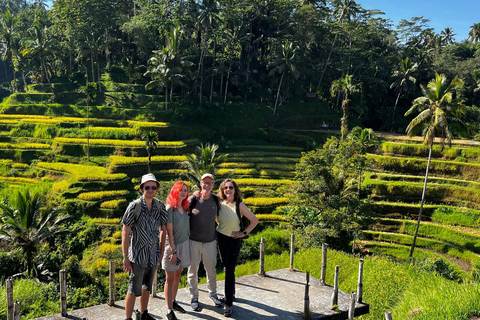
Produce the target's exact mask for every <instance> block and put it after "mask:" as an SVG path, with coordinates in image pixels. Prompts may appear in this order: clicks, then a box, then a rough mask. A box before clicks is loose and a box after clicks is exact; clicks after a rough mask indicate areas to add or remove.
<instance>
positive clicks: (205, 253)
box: [188, 173, 222, 311]
mask: <svg viewBox="0 0 480 320" xmlns="http://www.w3.org/2000/svg"><path fill="white" fill-rule="evenodd" d="M213 185H214V179H213V175H212V174H210V173H205V174H204V175H203V176H202V179H201V181H200V186H201V187H202V191H201V195H200V197H199V198H195V199H192V203H194V206H191V213H190V262H191V264H190V267H189V268H188V288H189V289H190V295H191V298H192V300H191V307H192V309H193V310H195V311H198V310H199V304H198V267H199V266H200V261H202V262H203V266H204V268H205V271H206V272H207V285H208V292H209V298H210V300H211V301H212V302H213V303H214V304H215V306H217V307H220V306H221V305H222V302H221V301H220V300H218V297H217V274H216V269H215V267H216V264H217V240H216V233H215V217H216V215H217V212H218V198H216V197H217V196H216V195H214V194H212V189H213ZM215 198H216V199H215ZM193 201H194V202H193Z"/></svg>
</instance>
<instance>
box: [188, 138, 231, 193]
mask: <svg viewBox="0 0 480 320" xmlns="http://www.w3.org/2000/svg"><path fill="white" fill-rule="evenodd" d="M217 150H218V145H217V144H212V145H211V144H210V143H207V144H205V146H204V145H203V143H202V144H201V145H200V146H199V147H197V149H196V152H195V153H192V154H188V155H187V156H186V157H187V160H185V161H183V162H182V165H183V167H184V168H186V169H187V172H186V173H185V174H184V176H185V178H186V179H188V180H190V181H191V182H193V183H194V184H195V185H196V186H198V187H199V188H200V179H201V177H202V175H203V174H204V173H211V174H213V175H214V176H215V175H216V173H217V171H218V169H219V164H221V163H223V162H225V161H226V160H227V157H228V154H222V155H216V152H217ZM228 173H229V172H227V173H226V174H223V175H220V176H218V175H217V178H220V177H224V176H226V175H228ZM220 179H221V178H220Z"/></svg>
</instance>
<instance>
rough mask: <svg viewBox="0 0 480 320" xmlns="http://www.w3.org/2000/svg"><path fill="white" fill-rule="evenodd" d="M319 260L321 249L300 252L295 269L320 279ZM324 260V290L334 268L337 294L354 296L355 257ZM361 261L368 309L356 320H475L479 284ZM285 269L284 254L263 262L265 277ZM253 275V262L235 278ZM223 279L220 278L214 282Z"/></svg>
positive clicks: (379, 260) (332, 255)
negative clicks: (386, 318) (389, 319)
mask: <svg viewBox="0 0 480 320" xmlns="http://www.w3.org/2000/svg"><path fill="white" fill-rule="evenodd" d="M418 252H420V250H419V251H418ZM321 256H322V253H321V249H303V250H300V251H299V252H297V253H296V255H295V260H294V267H295V268H297V269H299V270H301V271H302V272H306V271H310V275H311V276H312V277H315V278H317V279H320V277H321V276H320V273H321V264H320V263H319V261H321ZM327 256H328V261H327V276H326V282H327V284H329V285H333V276H334V272H333V268H334V266H336V265H338V266H340V273H339V289H340V290H342V291H343V292H352V291H356V290H357V280H358V279H357V277H358V260H359V259H358V257H356V256H352V255H349V254H346V253H342V252H338V251H334V250H328V253H327ZM426 256H429V255H426ZM364 260H365V262H364V276H363V282H364V293H363V300H364V301H365V302H367V303H368V304H369V305H370V313H369V314H366V315H363V316H361V317H359V318H358V319H360V320H374V319H375V320H378V319H384V313H385V311H391V312H392V315H393V319H425V320H426V319H428V320H436V319H442V320H443V319H445V320H446V319H449V320H453V319H455V320H469V316H471V315H478V314H479V310H480V284H478V283H456V282H453V281H450V280H447V279H445V278H442V277H438V276H435V275H433V274H431V273H427V272H421V271H419V270H418V269H417V268H416V267H415V266H412V265H409V264H404V263H398V262H394V261H392V260H391V259H389V258H384V257H365V258H364ZM288 266H289V254H288V253H286V252H285V253H283V254H282V255H269V256H266V258H265V270H266V271H267V272H268V271H270V270H276V269H280V268H288ZM258 270H259V269H258V261H251V262H249V263H246V264H244V265H241V266H238V267H237V268H236V272H235V274H236V276H237V277H239V276H242V275H247V274H254V273H257V272H258ZM222 277H223V275H219V276H218V279H221V278H222ZM425 296H427V297H430V299H427V298H425ZM433 297H434V298H433ZM452 297H455V298H454V299H452ZM457 297H460V298H461V299H462V300H459V299H457ZM419 301H421V303H419ZM418 308H420V309H421V313H419V314H416V315H412V313H411V311H412V310H417V309H418ZM439 310H441V312H439Z"/></svg>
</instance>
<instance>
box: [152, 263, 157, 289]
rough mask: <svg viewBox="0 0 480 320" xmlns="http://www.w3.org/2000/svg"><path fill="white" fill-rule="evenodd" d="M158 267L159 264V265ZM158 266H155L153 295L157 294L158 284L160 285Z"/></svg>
mask: <svg viewBox="0 0 480 320" xmlns="http://www.w3.org/2000/svg"><path fill="white" fill-rule="evenodd" d="M157 268H158V265H157ZM157 268H155V276H154V277H153V283H152V297H156V296H157V285H158V282H157V281H158V279H157V278H158V274H157Z"/></svg>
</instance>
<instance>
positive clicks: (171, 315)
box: [167, 310, 178, 320]
mask: <svg viewBox="0 0 480 320" xmlns="http://www.w3.org/2000/svg"><path fill="white" fill-rule="evenodd" d="M167 320H178V318H177V316H176V315H175V313H174V312H173V310H172V311H171V312H170V313H167Z"/></svg>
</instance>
